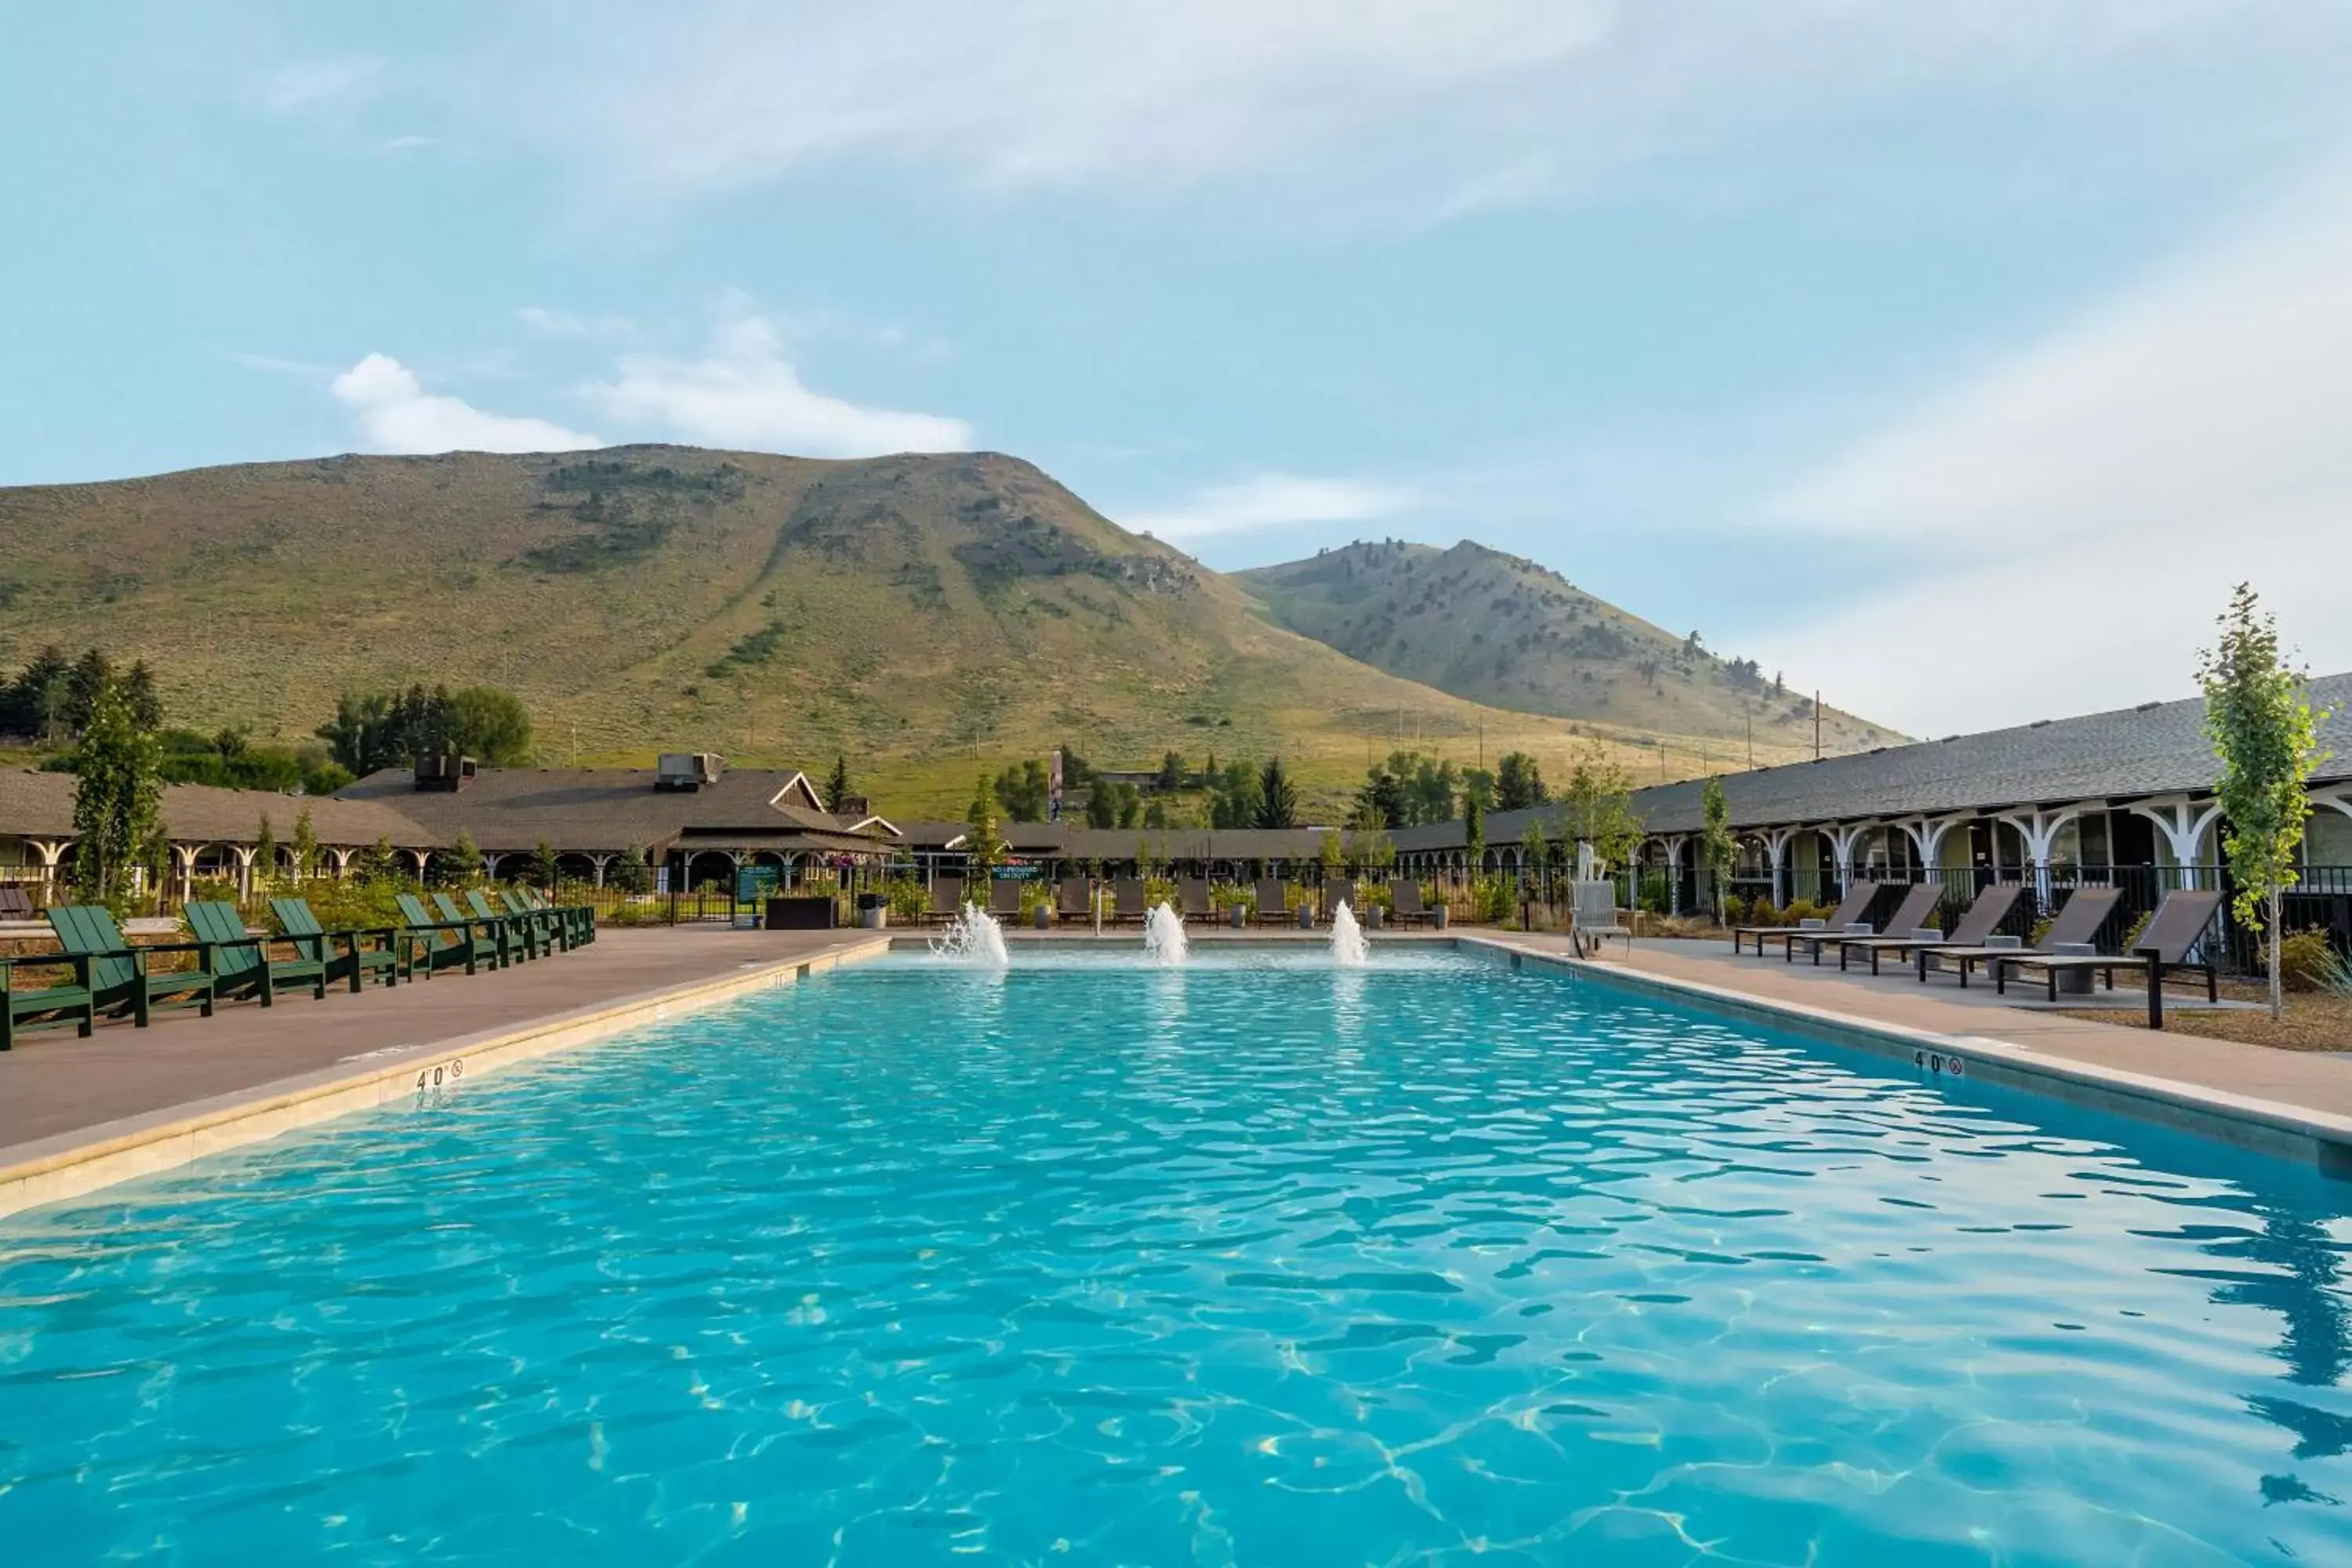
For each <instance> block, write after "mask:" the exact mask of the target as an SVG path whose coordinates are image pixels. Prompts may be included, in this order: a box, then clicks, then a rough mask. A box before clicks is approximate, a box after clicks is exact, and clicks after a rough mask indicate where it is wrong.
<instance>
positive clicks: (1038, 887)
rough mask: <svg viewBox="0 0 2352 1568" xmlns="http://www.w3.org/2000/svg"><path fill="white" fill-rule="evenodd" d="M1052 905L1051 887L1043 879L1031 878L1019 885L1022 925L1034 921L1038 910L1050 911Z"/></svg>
mask: <svg viewBox="0 0 2352 1568" xmlns="http://www.w3.org/2000/svg"><path fill="white" fill-rule="evenodd" d="M1053 904H1054V889H1053V885H1052V884H1051V883H1049V882H1047V881H1046V880H1045V879H1044V878H1043V877H1036V878H1033V879H1030V880H1028V881H1026V882H1024V883H1022V884H1021V923H1022V924H1023V925H1027V924H1029V923H1030V922H1031V921H1034V920H1035V919H1036V918H1037V911H1038V910H1044V909H1051V908H1052V907H1053Z"/></svg>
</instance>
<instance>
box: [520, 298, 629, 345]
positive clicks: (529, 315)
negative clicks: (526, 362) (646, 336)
mask: <svg viewBox="0 0 2352 1568" xmlns="http://www.w3.org/2000/svg"><path fill="white" fill-rule="evenodd" d="M515 319H516V320H517V321H520V322H521V323H522V324H523V325H524V326H526V327H530V328H531V329H533V330H534V331H541V332H545V333H547V334H548V335H549V336H551V337H558V338H628V337H635V335H636V331H637V326H636V323H635V321H630V320H629V318H628V317H626V316H584V315H582V314H580V313H579V312H577V311H573V310H546V309H543V308H541V306H538V305H525V306H524V307H523V308H522V309H521V310H517V311H516V312H515Z"/></svg>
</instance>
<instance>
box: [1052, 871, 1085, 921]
mask: <svg viewBox="0 0 2352 1568" xmlns="http://www.w3.org/2000/svg"><path fill="white" fill-rule="evenodd" d="M1054 918H1055V920H1063V921H1093V920H1094V918H1095V885H1094V884H1093V883H1092V882H1090V881H1088V880H1087V879H1086V878H1084V877H1065V878H1063V879H1062V886H1061V888H1060V889H1059V890H1058V891H1056V892H1055V895H1054Z"/></svg>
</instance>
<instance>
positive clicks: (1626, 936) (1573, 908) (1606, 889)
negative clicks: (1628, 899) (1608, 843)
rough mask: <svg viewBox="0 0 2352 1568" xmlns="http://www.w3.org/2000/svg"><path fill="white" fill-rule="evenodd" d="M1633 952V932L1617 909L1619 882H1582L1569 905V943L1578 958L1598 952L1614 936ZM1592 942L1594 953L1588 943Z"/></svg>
mask: <svg viewBox="0 0 2352 1568" xmlns="http://www.w3.org/2000/svg"><path fill="white" fill-rule="evenodd" d="M1612 936H1613V937H1615V938H1616V939H1617V940H1618V941H1620V942H1623V943H1624V944H1625V951H1626V952H1629V953H1630V952H1633V931H1632V929H1631V928H1629V927H1628V926H1627V925H1626V924H1625V921H1624V917H1623V915H1622V913H1620V912H1619V910H1618V908H1617V884H1616V883H1614V882H1610V881H1592V882H1579V883H1577V884H1576V886H1575V888H1574V889H1573V897H1572V900H1571V901H1570V905H1569V916H1568V944H1569V946H1570V948H1571V949H1573V950H1574V951H1575V953H1576V956H1577V957H1579V958H1583V957H1587V956H1589V955H1597V954H1598V953H1599V952H1601V943H1603V942H1607V941H1608V940H1609V939H1610V938H1611V937H1612ZM1588 943H1590V944H1591V953H1590V954H1588V952H1587V946H1586V944H1588Z"/></svg>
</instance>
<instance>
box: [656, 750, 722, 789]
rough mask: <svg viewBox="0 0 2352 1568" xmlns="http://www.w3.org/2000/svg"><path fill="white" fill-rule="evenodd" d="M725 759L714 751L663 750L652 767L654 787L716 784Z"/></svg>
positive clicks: (697, 786) (665, 787)
mask: <svg viewBox="0 0 2352 1568" xmlns="http://www.w3.org/2000/svg"><path fill="white" fill-rule="evenodd" d="M726 771H727V759H726V758H724V757H722V756H720V755H719V753H717V752H663V753H662V754H661V761H660V762H659V763H656V764H655V767H654V787H655V788H656V789H688V790H692V789H700V788H701V787H702V786H703V785H705V784H717V783H718V782H719V774H720V773H724V772H726Z"/></svg>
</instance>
